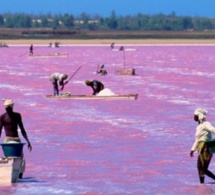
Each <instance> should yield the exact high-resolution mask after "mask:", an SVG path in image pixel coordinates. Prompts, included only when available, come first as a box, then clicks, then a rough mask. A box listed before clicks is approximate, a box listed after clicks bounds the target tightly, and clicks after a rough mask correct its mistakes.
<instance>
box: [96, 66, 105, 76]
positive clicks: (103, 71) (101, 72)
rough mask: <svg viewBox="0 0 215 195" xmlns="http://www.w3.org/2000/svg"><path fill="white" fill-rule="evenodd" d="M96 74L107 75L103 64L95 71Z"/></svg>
mask: <svg viewBox="0 0 215 195" xmlns="http://www.w3.org/2000/svg"><path fill="white" fill-rule="evenodd" d="M97 74H101V75H107V70H106V69H105V65H104V64H102V66H101V68H100V70H99V71H97Z"/></svg>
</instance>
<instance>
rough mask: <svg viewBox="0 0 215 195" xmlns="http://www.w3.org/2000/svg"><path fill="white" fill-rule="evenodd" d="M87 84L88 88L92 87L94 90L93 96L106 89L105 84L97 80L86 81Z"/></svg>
mask: <svg viewBox="0 0 215 195" xmlns="http://www.w3.org/2000/svg"><path fill="white" fill-rule="evenodd" d="M85 84H86V85H87V86H90V87H91V88H92V89H93V94H92V95H97V94H98V93H99V92H100V91H101V90H103V89H104V84H103V83H102V82H100V81H97V80H93V81H89V80H86V81H85Z"/></svg>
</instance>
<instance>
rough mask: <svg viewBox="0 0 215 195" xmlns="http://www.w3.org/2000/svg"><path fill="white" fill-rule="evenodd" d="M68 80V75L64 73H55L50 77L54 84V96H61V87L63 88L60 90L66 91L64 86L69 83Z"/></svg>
mask: <svg viewBox="0 0 215 195" xmlns="http://www.w3.org/2000/svg"><path fill="white" fill-rule="evenodd" d="M67 78H68V75H67V74H63V73H53V74H51V76H50V81H51V82H52V85H53V89H54V96H58V95H59V86H61V88H60V90H61V91H62V90H63V89H64V85H66V84H67V83H68V81H66V79H67Z"/></svg>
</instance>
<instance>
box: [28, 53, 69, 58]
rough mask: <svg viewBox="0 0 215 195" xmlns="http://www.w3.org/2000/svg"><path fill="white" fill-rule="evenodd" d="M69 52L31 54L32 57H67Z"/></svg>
mask: <svg viewBox="0 0 215 195" xmlns="http://www.w3.org/2000/svg"><path fill="white" fill-rule="evenodd" d="M68 56H69V54H60V53H55V54H48V55H44V54H39V55H31V56H29V57H30V58H67V57H68Z"/></svg>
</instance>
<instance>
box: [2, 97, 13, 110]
mask: <svg viewBox="0 0 215 195" xmlns="http://www.w3.org/2000/svg"><path fill="white" fill-rule="evenodd" d="M3 105H4V107H5V110H6V111H7V112H8V113H10V112H12V111H13V106H14V102H13V100H10V99H3Z"/></svg>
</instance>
